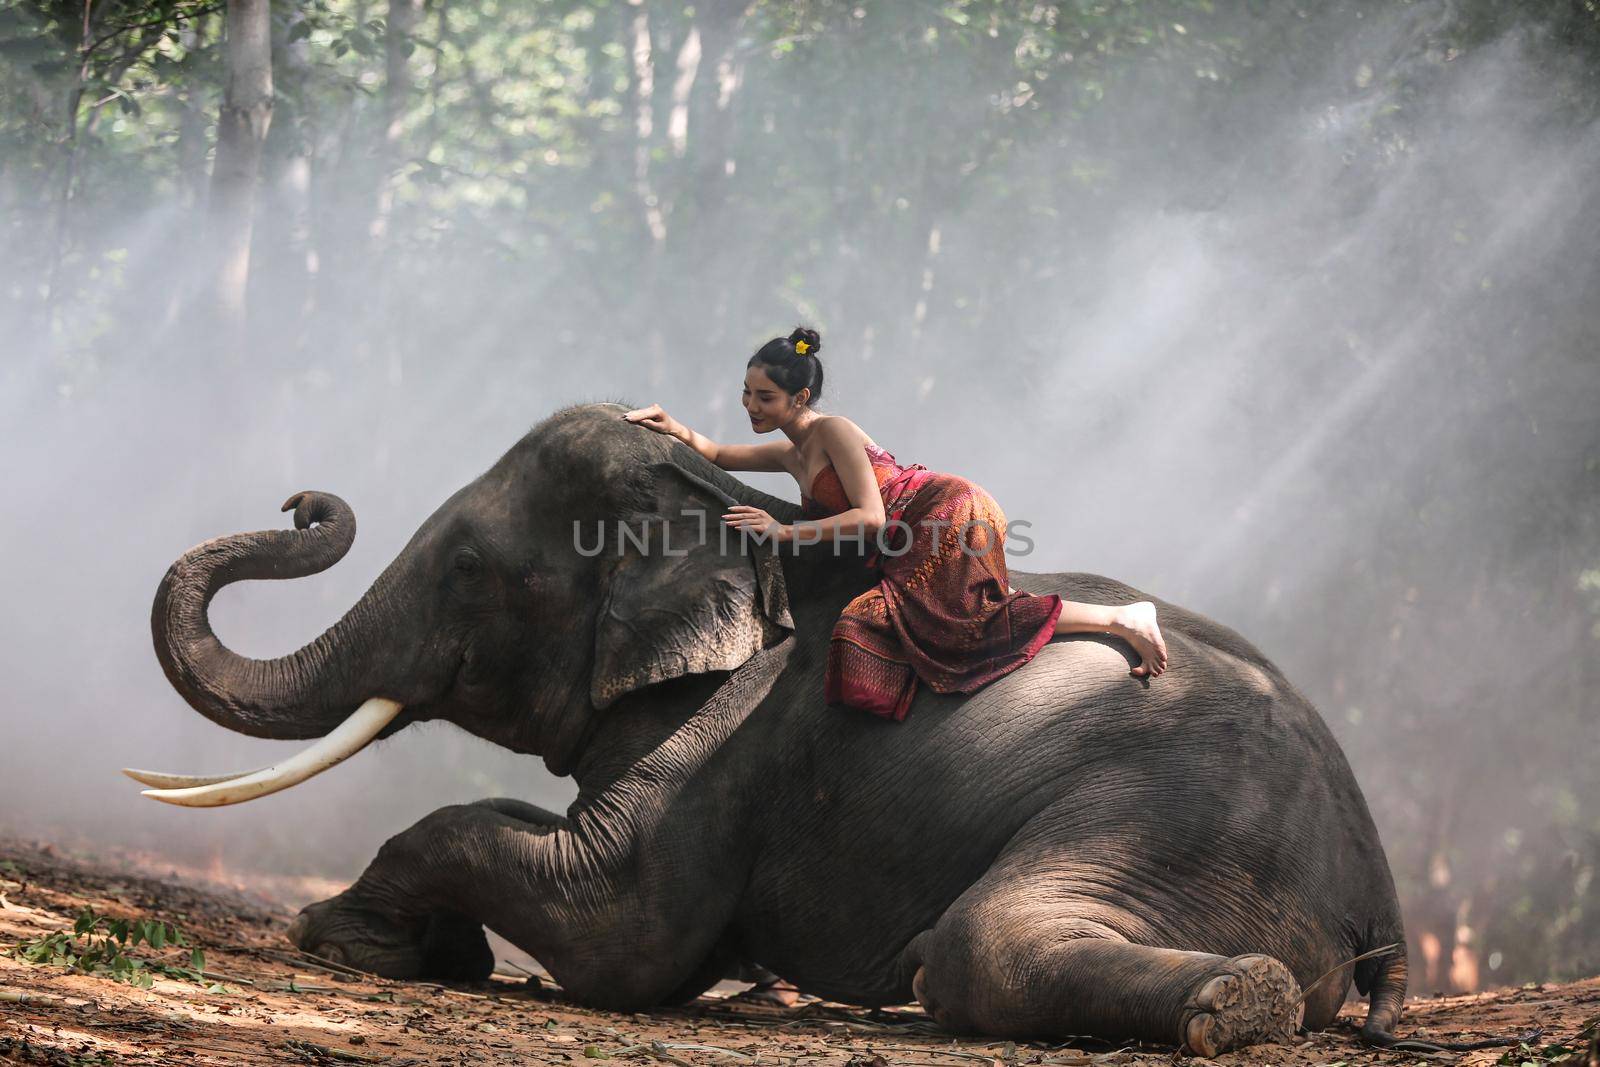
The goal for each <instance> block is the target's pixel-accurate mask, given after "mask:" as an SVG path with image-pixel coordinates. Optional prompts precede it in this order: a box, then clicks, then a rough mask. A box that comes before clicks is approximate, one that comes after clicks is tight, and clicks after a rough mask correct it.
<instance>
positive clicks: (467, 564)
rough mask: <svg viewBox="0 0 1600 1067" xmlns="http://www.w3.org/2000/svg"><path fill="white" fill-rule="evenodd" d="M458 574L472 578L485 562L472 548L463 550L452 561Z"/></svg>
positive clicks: (451, 563)
mask: <svg viewBox="0 0 1600 1067" xmlns="http://www.w3.org/2000/svg"><path fill="white" fill-rule="evenodd" d="M450 565H451V566H452V567H453V568H455V572H456V573H457V574H461V575H466V576H471V575H474V574H477V573H478V571H479V569H480V568H481V567H482V565H483V562H482V561H481V560H480V559H478V554H477V553H476V552H474V551H472V550H471V549H470V548H463V549H461V550H460V551H458V552H457V553H456V554H455V557H454V558H453V559H452V560H451V561H450Z"/></svg>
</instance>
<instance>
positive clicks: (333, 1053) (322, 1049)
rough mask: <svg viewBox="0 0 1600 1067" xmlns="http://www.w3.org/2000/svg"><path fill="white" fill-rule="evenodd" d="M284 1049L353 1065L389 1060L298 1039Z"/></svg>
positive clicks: (289, 1042) (293, 1039) (291, 1041)
mask: <svg viewBox="0 0 1600 1067" xmlns="http://www.w3.org/2000/svg"><path fill="white" fill-rule="evenodd" d="M283 1047H284V1048H286V1049H289V1050H290V1051H291V1052H298V1053H300V1054H301V1055H311V1056H319V1057H322V1058H324V1059H330V1060H346V1061H349V1062H351V1063H382V1062H383V1061H384V1060H386V1059H388V1058H389V1057H387V1056H363V1055H361V1053H359V1052H348V1051H346V1050H345V1049H342V1048H331V1047H329V1046H327V1045H319V1044H317V1043H316V1042H315V1041H301V1040H299V1039H297V1038H291V1039H290V1040H288V1041H285V1042H284V1043H283Z"/></svg>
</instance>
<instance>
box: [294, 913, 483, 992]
mask: <svg viewBox="0 0 1600 1067" xmlns="http://www.w3.org/2000/svg"><path fill="white" fill-rule="evenodd" d="M289 940H291V941H293V942H294V943H295V944H296V945H298V946H299V947H300V948H302V949H304V950H305V951H307V952H310V953H312V954H314V955H317V956H321V957H322V958H323V959H326V960H330V961H332V962H334V963H340V964H343V965H345V966H346V967H355V968H357V969H358V970H362V971H367V972H370V973H372V974H377V975H382V976H383V977H385V978H403V979H414V978H425V979H431V980H434V981H443V982H476V981H482V980H484V979H486V978H488V977H489V973H490V972H491V971H493V970H494V955H493V954H492V953H491V952H490V951H489V940H488V938H486V937H485V936H484V933H483V927H482V926H480V925H479V924H477V923H475V922H472V921H471V920H469V919H467V918H465V917H463V916H461V915H457V914H454V913H439V914H435V915H428V916H422V917H418V918H415V919H406V918H401V917H397V916H394V915H387V914H384V913H383V911H382V910H381V909H380V908H378V907H376V906H374V905H372V904H368V903H364V902H362V901H360V900H357V899H355V898H352V897H351V895H350V893H349V892H348V891H347V892H345V893H341V894H339V895H338V896H336V897H331V898H329V899H328V900H323V901H318V902H317V903H315V904H308V905H307V906H306V907H304V908H302V909H301V911H300V914H299V916H298V917H297V918H296V919H295V921H294V922H293V923H292V924H291V925H290V927H289Z"/></svg>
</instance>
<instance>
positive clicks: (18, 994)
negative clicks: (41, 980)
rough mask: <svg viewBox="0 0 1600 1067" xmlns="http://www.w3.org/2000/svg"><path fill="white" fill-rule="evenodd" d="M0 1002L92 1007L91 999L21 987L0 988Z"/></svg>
mask: <svg viewBox="0 0 1600 1067" xmlns="http://www.w3.org/2000/svg"><path fill="white" fill-rule="evenodd" d="M0 1004H17V1005H22V1004H38V1005H39V1006H41V1007H45V1008H91V1009H92V1008H94V1007H95V1003H94V1001H92V1000H82V999H80V998H78V997H57V996H52V995H50V994H49V993H28V992H25V991H24V990H21V989H0Z"/></svg>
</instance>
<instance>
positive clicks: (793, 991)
mask: <svg viewBox="0 0 1600 1067" xmlns="http://www.w3.org/2000/svg"><path fill="white" fill-rule="evenodd" d="M733 999H735V1000H744V1001H756V1002H759V1003H766V1004H776V1005H778V1006H779V1007H782V1008H792V1007H794V1006H795V1005H796V1004H798V1003H800V990H799V988H798V987H796V986H795V985H794V984H793V983H792V982H785V981H784V980H783V979H782V978H777V977H774V978H773V980H772V981H770V982H758V983H756V984H755V985H753V986H751V987H750V988H749V989H746V990H745V991H744V992H743V993H740V994H738V995H737V996H735V997H734V998H733Z"/></svg>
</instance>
